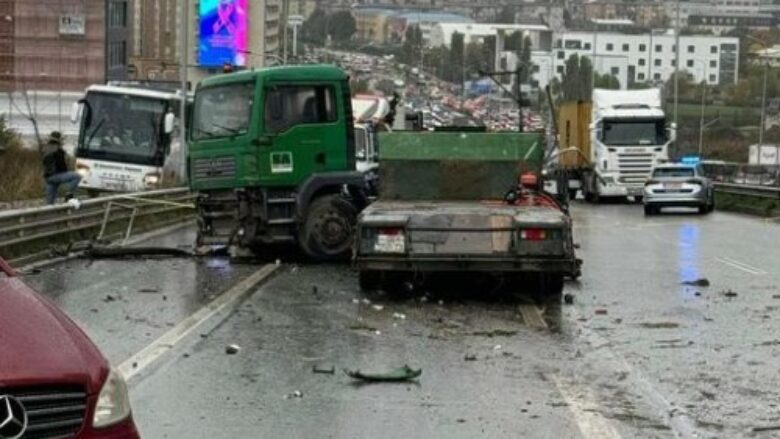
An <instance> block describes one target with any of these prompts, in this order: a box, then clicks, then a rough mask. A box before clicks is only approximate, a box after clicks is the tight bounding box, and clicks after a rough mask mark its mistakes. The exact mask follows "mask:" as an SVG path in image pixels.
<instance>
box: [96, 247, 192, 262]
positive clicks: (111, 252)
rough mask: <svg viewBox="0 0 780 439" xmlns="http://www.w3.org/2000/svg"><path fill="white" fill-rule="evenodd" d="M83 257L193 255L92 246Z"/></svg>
mask: <svg viewBox="0 0 780 439" xmlns="http://www.w3.org/2000/svg"><path fill="white" fill-rule="evenodd" d="M84 256H86V257H88V258H92V259H121V258H150V257H172V258H189V257H192V256H195V254H194V253H192V252H190V251H187V250H182V249H180V248H175V247H114V246H111V247H106V246H92V247H89V248H87V249H86V250H85V251H84Z"/></svg>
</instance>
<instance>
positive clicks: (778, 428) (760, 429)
mask: <svg viewBox="0 0 780 439" xmlns="http://www.w3.org/2000/svg"><path fill="white" fill-rule="evenodd" d="M764 431H780V425H767V426H765V427H753V433H761V432H764Z"/></svg>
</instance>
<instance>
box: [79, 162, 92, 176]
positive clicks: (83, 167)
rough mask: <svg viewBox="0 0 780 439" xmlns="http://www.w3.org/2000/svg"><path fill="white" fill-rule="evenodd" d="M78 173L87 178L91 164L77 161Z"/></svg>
mask: <svg viewBox="0 0 780 439" xmlns="http://www.w3.org/2000/svg"><path fill="white" fill-rule="evenodd" d="M76 173H77V174H79V175H80V176H81V178H86V177H87V175H89V166H87V165H85V164H83V163H78V162H76Z"/></svg>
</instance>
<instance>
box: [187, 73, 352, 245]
mask: <svg viewBox="0 0 780 439" xmlns="http://www.w3.org/2000/svg"><path fill="white" fill-rule="evenodd" d="M348 80H349V78H348V77H347V75H346V74H345V73H344V72H343V71H341V70H340V69H338V68H336V67H333V66H326V65H307V66H283V67H272V68H265V69H259V70H249V71H242V72H237V73H230V74H223V75H218V76H214V77H210V78H207V79H205V80H203V81H202V82H200V83H199V84H198V87H197V90H196V91H195V102H194V106H193V120H192V124H191V125H190V132H189V155H188V170H189V182H190V188H191V189H192V190H193V191H195V192H197V194H198V196H197V208H198V224H199V227H198V231H199V232H198V242H199V244H201V245H226V246H228V247H230V248H231V250H232V253H233V254H234V255H247V254H251V253H258V252H259V251H260V250H261V249H262V248H264V247H267V246H269V245H272V244H296V243H297V244H298V245H299V246H300V248H301V249H302V250H303V251H304V252H305V253H306V254H307V255H308V256H309V257H311V258H314V259H316V260H333V259H338V258H343V257H346V256H349V253H350V248H351V244H352V241H353V236H354V227H355V221H356V216H357V214H358V213H359V212H360V211H361V210H362V209H363V208H364V207H365V206H366V205H367V199H366V197H365V192H364V177H363V175H362V174H361V173H359V172H357V171H356V170H355V139H354V131H353V115H352V109H351V101H350V89H349V82H348Z"/></svg>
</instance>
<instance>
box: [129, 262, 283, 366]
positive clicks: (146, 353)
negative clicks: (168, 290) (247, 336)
mask: <svg viewBox="0 0 780 439" xmlns="http://www.w3.org/2000/svg"><path fill="white" fill-rule="evenodd" d="M278 268H279V265H275V264H268V265H264V266H263V267H261V268H260V269H259V270H257V271H255V272H254V273H253V274H252V275H251V276H249V277H247V278H246V279H244V280H242V281H241V282H239V283H238V284H236V285H235V286H234V287H233V288H231V289H229V290H228V291H225V292H224V293H222V294H221V295H220V296H219V297H217V298H216V299H214V300H212V301H211V302H210V303H208V304H207V305H205V306H204V307H202V308H201V309H199V310H198V311H196V312H195V313H194V314H192V315H190V316H189V317H187V318H186V319H184V320H182V321H181V322H179V324H178V325H176V326H174V327H173V328H171V329H170V330H169V331H168V332H166V333H165V334H163V335H162V336H160V338H158V339H157V340H155V341H153V342H152V343H151V344H150V345H148V346H146V347H145V348H143V349H141V350H140V351H138V352H137V353H136V354H134V355H132V356H131V357H130V358H128V359H127V360H125V361H123V362H122V364H120V365H119V368H118V369H119V371H120V372H121V373H122V375H123V376H124V377H125V379H126V380H127V381H130V380H131V379H133V378H135V377H138V376H139V375H140V373H141V372H143V371H144V370H145V369H147V368H148V367H149V366H151V365H152V364H154V363H155V362H156V361H157V360H159V359H160V358H161V357H162V356H164V355H165V354H166V353H168V352H170V351H171V350H172V349H173V348H174V347H175V346H176V345H177V344H178V343H180V342H181V341H182V340H184V339H185V338H186V337H187V336H189V335H190V334H192V333H193V332H195V330H196V329H198V328H199V327H201V325H203V323H204V322H206V321H208V320H209V319H211V318H212V317H214V316H216V315H217V314H220V313H222V318H223V319H224V318H227V316H228V315H229V311H232V310H233V309H235V308H236V307H237V306H238V305H239V304H241V302H242V301H243V300H244V299H245V298H247V297H248V296H249V295H250V294H251V293H252V292H254V288H255V287H256V286H257V285H258V284H260V283H261V282H263V281H265V280H267V279H268V278H269V277H270V276H271V275H272V274H273V273H274V272H275V271H276V270H277V269H278Z"/></svg>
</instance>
